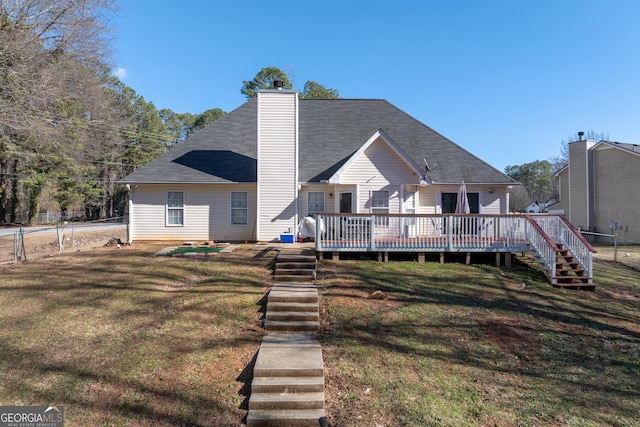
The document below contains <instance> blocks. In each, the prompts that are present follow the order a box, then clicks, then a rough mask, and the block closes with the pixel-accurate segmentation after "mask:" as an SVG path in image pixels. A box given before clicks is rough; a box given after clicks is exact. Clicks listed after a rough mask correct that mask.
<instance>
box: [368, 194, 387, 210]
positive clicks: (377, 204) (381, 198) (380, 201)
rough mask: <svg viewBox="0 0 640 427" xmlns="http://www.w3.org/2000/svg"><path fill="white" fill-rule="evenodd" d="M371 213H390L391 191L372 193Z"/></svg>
mask: <svg viewBox="0 0 640 427" xmlns="http://www.w3.org/2000/svg"><path fill="white" fill-rule="evenodd" d="M371 213H374V214H376V213H377V214H388V213H389V191H388V190H380V191H372V192H371Z"/></svg>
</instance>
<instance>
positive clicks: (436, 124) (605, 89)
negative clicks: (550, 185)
mask: <svg viewBox="0 0 640 427" xmlns="http://www.w3.org/2000/svg"><path fill="white" fill-rule="evenodd" d="M123 3H124V2H123ZM114 24H115V27H116V32H117V33H116V43H115V46H114V47H115V60H114V62H115V64H114V65H115V70H117V72H119V73H120V75H121V78H122V81H123V82H124V83H125V84H127V85H128V86H130V87H132V88H133V89H134V90H135V91H136V92H137V93H138V94H140V95H142V96H144V97H145V99H146V100H147V101H151V102H153V103H154V105H155V106H156V107H158V108H169V109H171V110H173V111H175V112H178V113H186V112H190V113H201V112H203V111H205V110H207V109H209V108H221V109H223V110H225V111H231V110H233V109H235V108H237V107H239V106H240V105H241V104H242V103H244V102H245V98H244V97H243V96H242V94H241V93H240V88H241V86H242V81H243V80H250V79H252V78H253V77H254V76H255V75H256V74H257V73H258V72H259V71H260V69H261V68H263V67H267V66H275V67H278V68H280V69H282V70H283V71H285V72H287V74H288V75H289V76H290V77H291V78H292V81H293V83H294V86H295V88H296V89H299V90H301V89H302V87H303V85H304V83H305V82H306V81H307V80H312V81H316V82H319V83H321V84H323V85H324V86H326V87H329V88H333V89H337V90H338V91H339V92H340V96H341V97H342V98H376V99H378V98H382V99H386V100H388V101H389V102H391V103H392V104H394V105H396V106H397V107H399V108H400V109H402V110H404V111H406V112H407V113H408V114H410V115H412V116H413V117H415V118H417V119H418V120H420V121H422V122H423V123H425V124H426V125H428V126H429V127H431V128H433V129H435V130H436V131H438V132H439V133H441V134H443V135H444V136H446V137H448V138H449V139H451V140H453V141H454V142H456V143H457V144H459V145H460V146H462V147H463V148H465V149H467V150H468V151H470V152H471V153H473V154H475V155H477V156H478V157H480V158H482V159H483V160H485V161H487V162H488V163H490V164H491V165H492V166H494V167H496V168H498V169H500V170H503V169H504V167H505V166H507V165H520V164H523V163H528V162H531V161H534V160H547V159H549V158H550V157H553V156H556V155H558V154H559V153H560V142H561V140H563V139H567V138H568V137H569V136H570V135H573V134H575V133H576V132H578V131H585V132H586V131H589V130H593V131H596V132H599V133H608V134H609V137H610V139H611V140H615V141H620V142H629V143H636V144H640V1H638V0H500V1H498V0H496V1H492V0H482V1H481V0H438V1H435V0H425V1H421V0H395V1H377V0H366V1H364V0H362V1H355V0H339V1H335V0H325V1H317V2H310V1H300V0H298V1H290V0H284V1H275V2H265V1H260V2H257V1H246V0H233V1H219V0H211V1H210V0H202V1H195V0H184V1H175V0H173V1H168V0H155V1H153V2H143V1H135V0H134V1H131V2H128V4H126V5H124V8H123V10H122V11H121V12H120V14H119V16H118V17H117V19H115V21H114ZM363 142H364V141H363Z"/></svg>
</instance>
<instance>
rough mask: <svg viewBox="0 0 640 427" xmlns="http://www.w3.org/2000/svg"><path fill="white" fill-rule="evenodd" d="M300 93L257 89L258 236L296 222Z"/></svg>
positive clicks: (271, 235) (277, 233)
mask: <svg viewBox="0 0 640 427" xmlns="http://www.w3.org/2000/svg"><path fill="white" fill-rule="evenodd" d="M297 108H298V95H297V94H296V93H295V92H288V91H281V92H268V91H267V92H259V93H258V194H259V197H258V223H257V236H258V240H267V241H270V240H273V239H277V238H279V237H280V233H282V232H283V231H286V230H288V229H289V228H290V229H295V227H296V225H297V214H298V212H297V208H298V206H297V204H298V201H297V196H298V174H297V167H298V165H297V158H298V153H297V151H298V148H297V138H298V112H297Z"/></svg>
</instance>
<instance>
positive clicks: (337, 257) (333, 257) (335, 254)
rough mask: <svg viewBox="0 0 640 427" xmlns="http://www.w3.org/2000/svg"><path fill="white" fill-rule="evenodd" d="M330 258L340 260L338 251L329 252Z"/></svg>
mask: <svg viewBox="0 0 640 427" xmlns="http://www.w3.org/2000/svg"><path fill="white" fill-rule="evenodd" d="M331 260H332V261H340V252H338V251H333V252H331Z"/></svg>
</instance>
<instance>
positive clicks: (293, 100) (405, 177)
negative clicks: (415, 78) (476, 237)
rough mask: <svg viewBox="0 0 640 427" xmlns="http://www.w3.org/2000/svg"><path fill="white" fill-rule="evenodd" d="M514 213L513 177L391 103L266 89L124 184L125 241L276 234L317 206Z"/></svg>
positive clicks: (262, 238) (274, 236) (326, 209)
mask: <svg viewBox="0 0 640 427" xmlns="http://www.w3.org/2000/svg"><path fill="white" fill-rule="evenodd" d="M462 181H464V183H465V184H466V188H467V195H468V202H469V211H470V213H472V214H473V213H479V214H506V213H508V205H509V203H508V202H509V201H508V197H509V188H510V186H512V185H514V184H517V183H516V182H514V181H513V180H512V179H511V178H509V177H508V176H506V175H504V174H503V173H501V172H500V171H498V170H496V169H495V168H493V167H491V166H490V165H488V164H487V163H485V162H484V161H482V160H481V159H479V158H478V157H476V156H474V155H472V154H471V153H469V152H468V151H466V150H464V149H463V148H461V147H460V146H458V145H456V144H455V143H453V142H452V141H450V140H449V139H447V138H445V137H444V136H442V135H440V134H438V133H437V132H435V131H434V130H432V129H431V128H429V127H428V126H426V125H424V124H423V123H421V122H419V121H418V120H416V119H414V118H413V117H411V116H409V115H408V114H407V113H405V112H403V111H402V110H400V109H398V108H397V107H395V106H393V105H391V104H390V103H388V102H387V101H384V100H376V99H326V100H323V99H299V97H298V94H297V93H296V92H294V91H287V90H269V91H262V92H260V93H259V94H258V96H257V98H256V99H253V100H250V101H248V102H246V103H245V104H243V105H241V106H240V107H239V108H237V109H236V110H234V111H232V112H230V113H229V114H227V115H226V116H224V117H223V118H221V119H219V120H218V121H216V122H214V123H212V124H211V125H209V126H208V127H206V128H205V129H203V130H201V131H200V132H198V133H197V134H195V135H194V136H192V137H190V138H189V139H188V140H186V141H185V142H184V143H182V144H180V145H178V146H175V147H173V148H172V149H171V150H169V151H167V152H166V153H164V154H163V155H161V156H160V157H158V158H157V159H155V160H153V161H151V162H150V163H148V164H147V165H145V166H143V167H141V168H139V169H138V170H136V171H135V172H134V173H132V174H131V175H129V176H127V177H125V178H124V179H123V180H122V181H121V182H123V183H125V184H127V185H128V188H129V190H130V202H129V215H130V235H129V240H130V241H136V240H202V241H211V240H215V241H256V240H258V241H272V240H277V239H279V238H280V234H281V233H283V232H287V231H292V232H293V231H295V230H296V227H297V225H298V223H299V220H300V218H302V217H306V216H310V215H314V214H317V213H322V212H325V213H353V214H362V213H377V214H384V213H389V214H446V213H452V212H454V211H455V206H456V202H457V197H458V189H459V187H460V183H461V182H462Z"/></svg>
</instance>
